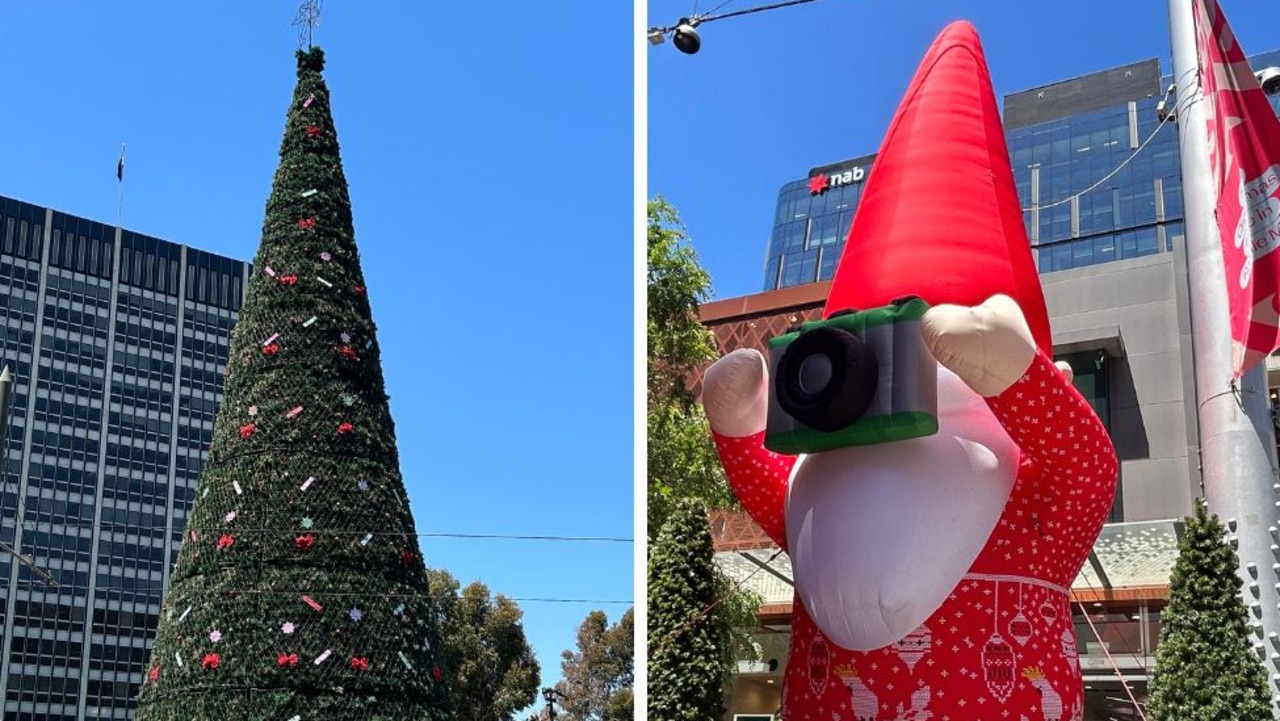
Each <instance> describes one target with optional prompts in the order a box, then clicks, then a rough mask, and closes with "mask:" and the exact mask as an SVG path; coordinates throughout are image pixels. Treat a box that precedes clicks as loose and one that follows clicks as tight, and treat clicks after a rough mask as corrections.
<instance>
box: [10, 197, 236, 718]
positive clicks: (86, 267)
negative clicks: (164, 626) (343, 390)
mask: <svg viewBox="0 0 1280 721" xmlns="http://www.w3.org/2000/svg"><path fill="white" fill-rule="evenodd" d="M248 273H249V265H248V264H247V263H245V262H243V261H239V260H234V259H231V258H225V257H221V256H217V255H213V254H211V253H206V252H204V251H200V250H196V249H193V248H188V247H185V246H181V245H177V244H174V243H170V242H167V241H164V240H160V239H158V238H152V237H148V236H145V235H142V234H140V233H135V232H132V231H128V230H123V229H121V228H116V227H112V226H108V225H105V224H102V223H98V222H95V221H92V220H88V219H85V218H78V217H76V216H73V215H69V214H66V213H62V212H59V211H57V210H54V209H51V208H45V207H40V206H36V205H32V204H29V203H24V202H21V201H18V200H13V199H9V198H4V197H0V362H3V363H7V364H8V365H9V366H10V367H11V368H12V369H13V372H14V378H15V383H14V389H13V397H12V401H11V410H10V413H9V426H8V433H7V434H6V436H5V438H4V441H5V443H6V446H7V447H6V455H5V457H4V468H3V493H2V494H0V498H3V503H2V504H0V541H3V542H4V543H5V544H8V545H9V546H10V547H12V548H13V549H15V550H16V551H17V552H18V553H19V554H20V556H21V558H16V557H15V556H14V555H13V554H10V553H3V554H0V613H2V614H3V617H2V619H3V623H2V624H0V698H3V704H4V706H3V709H4V711H3V718H4V720H5V721H83V720H84V719H127V718H130V717H131V716H132V711H133V704H134V698H135V697H136V695H137V690H138V686H139V685H140V684H141V682H142V678H143V666H144V664H145V663H146V660H147V655H148V651H149V649H150V646H151V641H152V635H153V634H154V632H155V628H156V620H157V617H158V615H159V613H160V601H161V597H162V595H163V591H164V589H165V588H166V586H167V584H168V575H169V571H170V569H171V568H172V565H173V562H174V561H175V560H176V558H177V554H178V549H179V546H180V544H181V541H182V533H183V530H184V528H185V519H186V514H187V511H188V509H189V508H190V506H191V503H192V501H193V500H194V497H195V487H196V483H197V481H198V479H199V476H200V467H201V464H202V462H203V460H204V458H205V456H206V453H207V450H206V449H207V447H208V443H209V438H210V436H211V434H212V431H213V420H214V415H215V413H216V412H217V408H218V405H219V403H220V401H221V394H222V379H223V375H224V374H225V372H226V359H227V344H228V340H229V337H230V331H231V328H232V326H233V325H234V323H235V320H236V315H237V311H238V310H239V308H240V302H241V300H242V298H243V293H244V288H245V286H246V281H247V278H248Z"/></svg>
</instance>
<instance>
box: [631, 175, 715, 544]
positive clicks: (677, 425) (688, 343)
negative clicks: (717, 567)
mask: <svg viewBox="0 0 1280 721" xmlns="http://www.w3.org/2000/svg"><path fill="white" fill-rule="evenodd" d="M648 214H649V227H648V280H647V283H648V289H647V290H648V322H647V327H646V330H647V334H646V337H647V340H648V347H647V350H648V404H647V405H648V408H647V410H648V439H649V440H648V458H649V464H648V468H649V478H648V507H649V516H648V528H649V532H650V535H651V536H652V534H653V533H656V532H657V529H659V528H661V526H662V522H663V520H664V519H665V518H666V516H667V514H668V513H669V512H670V511H671V508H672V505H673V503H674V502H675V501H676V500H678V499H680V498H686V497H692V498H700V499H702V500H704V501H706V502H707V503H708V504H710V505H712V506H713V507H717V508H728V507H732V506H733V505H735V501H734V498H733V494H732V493H730V491H729V487H728V484H726V483H725V480H724V473H723V471H722V470H721V467H720V461H719V459H718V458H717V457H716V452H715V447H714V446H713V445H712V443H711V430H710V428H709V427H708V425H707V419H706V417H705V416H704V415H703V413H702V409H701V408H700V407H699V406H698V404H697V398H696V397H695V396H694V394H693V393H692V392H691V391H690V387H689V382H690V380H691V379H692V378H693V377H694V376H695V374H696V372H697V370H698V369H699V367H700V366H702V365H703V364H705V363H707V362H708V361H710V360H712V359H714V358H715V356H716V343H715V337H714V336H713V335H712V334H711V332H710V331H709V330H707V329H706V327H705V326H703V325H702V323H701V321H700V320H699V318H698V306H699V304H700V303H702V302H703V301H705V300H707V298H708V297H709V296H710V293H711V278H710V276H709V275H707V272H706V271H705V270H703V269H702V267H701V266H699V265H698V256H697V253H696V252H694V249H693V247H692V246H690V245H689V242H688V237H687V235H686V233H685V229H684V225H683V224H682V223H681V222H680V216H679V214H678V213H677V212H676V209H675V208H674V207H672V206H671V205H670V204H669V203H667V202H666V201H665V200H663V199H662V198H661V197H658V198H654V199H653V200H651V201H649V207H648Z"/></svg>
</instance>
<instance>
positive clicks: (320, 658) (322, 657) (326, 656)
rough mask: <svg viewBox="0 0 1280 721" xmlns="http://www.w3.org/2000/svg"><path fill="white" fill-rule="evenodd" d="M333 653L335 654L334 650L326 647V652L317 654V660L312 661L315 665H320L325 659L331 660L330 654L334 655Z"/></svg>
mask: <svg viewBox="0 0 1280 721" xmlns="http://www.w3.org/2000/svg"><path fill="white" fill-rule="evenodd" d="M332 655H333V651H332V650H330V649H325V651H324V653H322V654H320V655H319V656H316V660H315V661H312V663H314V664H315V665H317V666H319V665H320V664H322V663H324V662H325V661H328V660H329V657H330V656H332Z"/></svg>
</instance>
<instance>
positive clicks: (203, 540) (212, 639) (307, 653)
mask: <svg viewBox="0 0 1280 721" xmlns="http://www.w3.org/2000/svg"><path fill="white" fill-rule="evenodd" d="M297 60H298V70H297V85H296V86H295V88H294V92H293V100H292V102H291V103H290V106H289V111H288V118H287V120H286V124H285V132H284V139H283V141H282V142H281V145H280V164H279V166H278V168H277V170H276V174H275V179H274V182H273V184H272V188H271V195H270V197H269V198H268V200H267V206H266V219H265V222H264V223H263V229H262V240H261V243H260V245H259V248H258V254H257V257H256V258H255V259H254V263H253V276H252V277H251V279H250V280H249V283H248V288H247V290H246V298H245V302H244V306H243V308H242V309H241V311H240V319H239V322H238V323H237V324H236V327H235V330H234V332H233V334H232V336H231V347H230V353H229V359H228V361H227V378H226V386H225V390H224V396H223V400H222V406H221V408H220V409H219V411H218V416H217V420H216V422H215V425H214V430H213V440H212V443H211V445H210V449H209V455H208V459H207V461H206V462H205V463H204V466H203V468H202V470H201V478H200V486H199V490H198V492H197V495H196V499H195V503H194V506H193V508H192V510H191V515H190V518H189V520H188V523H187V528H186V532H185V533H184V534H183V535H184V542H183V544H182V550H181V552H180V554H179V556H178V562H177V565H176V566H175V568H174V571H173V579H172V585H171V587H170V589H169V592H168V596H167V598H166V599H165V603H164V609H163V611H162V613H161V618H160V623H159V627H158V629H157V634H156V640H155V645H154V647H153V648H152V653H151V662H150V664H149V666H148V669H147V673H146V678H145V680H144V685H143V687H142V690H141V693H140V697H139V700H138V709H137V714H136V717H135V718H137V719H138V721H178V720H181V721H231V720H233V719H280V720H281V721H285V720H286V719H290V718H296V719H326V721H373V720H374V719H418V720H426V719H430V720H432V721H445V720H446V719H450V718H451V717H452V714H451V712H450V711H449V708H448V695H447V687H446V683H447V680H448V675H447V674H446V671H447V669H445V668H444V667H443V664H441V663H440V662H439V661H438V660H437V658H436V651H435V645H436V644H432V643H430V639H432V638H434V637H436V636H435V634H436V629H435V628H434V623H435V617H436V614H435V611H434V609H433V608H432V603H431V597H430V595H429V594H428V592H427V577H426V569H425V567H424V565H423V561H422V553H421V551H420V549H419V547H418V537H417V534H416V532H415V529H414V523H413V517H412V515H411V514H410V512H409V507H408V505H407V503H406V502H405V500H404V499H405V493H404V482H403V480H402V479H401V476H400V463H399V455H398V453H397V450H396V437H395V427H394V424H393V423H392V419H391V414H390V409H389V406H388V403H387V394H386V391H385V387H384V384H383V378H382V367H381V363H380V361H379V348H378V343H377V338H376V330H375V327H374V323H373V317H372V313H371V311H370V306H369V299H368V296H367V293H366V291H365V286H364V277H363V273H362V271H361V267H360V260H359V253H358V251H357V248H356V243H355V232H354V229H353V226H352V219H351V200H350V196H349V194H348V191H347V181H346V178H345V176H344V175H343V172H342V159H341V157H340V155H339V152H338V141H337V135H336V132H335V129H334V124H333V117H332V115H331V113H330V105H329V90H328V88H327V87H326V86H325V82H324V78H323V77H322V75H321V72H322V71H323V69H324V53H323V51H321V50H320V49H319V48H314V49H311V50H307V51H299V52H298V56H297Z"/></svg>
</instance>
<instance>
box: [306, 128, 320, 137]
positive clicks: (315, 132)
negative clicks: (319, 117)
mask: <svg viewBox="0 0 1280 721" xmlns="http://www.w3.org/2000/svg"><path fill="white" fill-rule="evenodd" d="M319 134H320V128H318V127H316V126H314V125H308V126H307V135H310V136H311V137H313V138H314V137H316V136H317V135H319Z"/></svg>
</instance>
